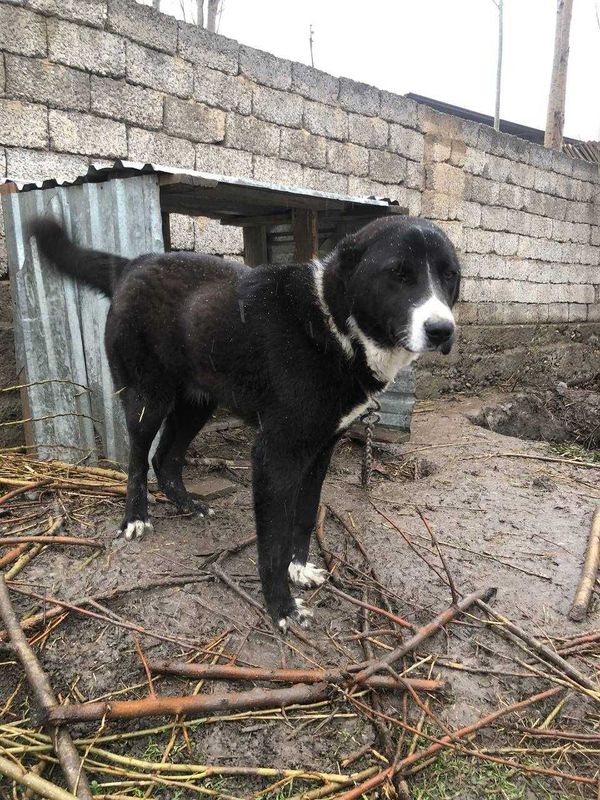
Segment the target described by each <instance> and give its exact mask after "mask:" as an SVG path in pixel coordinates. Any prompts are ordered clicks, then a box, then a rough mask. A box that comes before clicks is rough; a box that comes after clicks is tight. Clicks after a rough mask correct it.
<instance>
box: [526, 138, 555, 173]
mask: <svg viewBox="0 0 600 800" xmlns="http://www.w3.org/2000/svg"><path fill="white" fill-rule="evenodd" d="M529 163H530V164H531V165H532V166H534V167H538V168H540V169H547V170H549V169H551V168H552V150H548V149H547V148H546V147H544V146H543V145H541V144H537V143H533V144H532V145H531V149H530V151H529Z"/></svg>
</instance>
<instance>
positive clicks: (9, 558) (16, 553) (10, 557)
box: [0, 544, 27, 569]
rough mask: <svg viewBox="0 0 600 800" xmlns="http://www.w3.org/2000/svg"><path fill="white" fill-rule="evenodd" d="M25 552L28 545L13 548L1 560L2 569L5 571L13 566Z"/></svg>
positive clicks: (0, 567) (0, 566)
mask: <svg viewBox="0 0 600 800" xmlns="http://www.w3.org/2000/svg"><path fill="white" fill-rule="evenodd" d="M25 550H27V544H23V545H20V544H19V545H17V546H16V547H12V548H11V549H10V550H9V551H8V553H5V554H4V555H3V556H2V558H0V569H4V567H7V566H8V565H9V564H12V562H13V561H16V560H17V558H19V557H20V556H22V555H23V553H24V552H25Z"/></svg>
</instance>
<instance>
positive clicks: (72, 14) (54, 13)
mask: <svg viewBox="0 0 600 800" xmlns="http://www.w3.org/2000/svg"><path fill="white" fill-rule="evenodd" d="M26 2H27V8H30V9H31V10H32V11H39V12H41V13H42V14H46V15H47V16H49V17H59V18H61V19H66V20H70V21H71V22H83V23H84V24H85V25H91V26H92V27H94V28H102V27H104V24H105V23H106V17H107V6H106V0H26Z"/></svg>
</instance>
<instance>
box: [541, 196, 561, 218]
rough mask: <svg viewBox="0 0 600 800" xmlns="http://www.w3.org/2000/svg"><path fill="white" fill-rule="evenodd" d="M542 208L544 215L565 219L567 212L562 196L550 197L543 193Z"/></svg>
mask: <svg viewBox="0 0 600 800" xmlns="http://www.w3.org/2000/svg"><path fill="white" fill-rule="evenodd" d="M541 197H542V209H543V212H542V213H543V215H544V216H545V217H552V218H553V219H560V220H562V219H565V216H566V213H567V201H566V200H565V199H564V198H563V197H552V195H549V194H543V195H541Z"/></svg>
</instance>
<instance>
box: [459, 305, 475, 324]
mask: <svg viewBox="0 0 600 800" xmlns="http://www.w3.org/2000/svg"><path fill="white" fill-rule="evenodd" d="M477 310H478V306H477V304H476V303H463V302H459V303H457V304H456V305H455V306H454V309H453V311H454V317H455V319H456V321H457V323H458V324H459V325H475V324H476V323H477Z"/></svg>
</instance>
